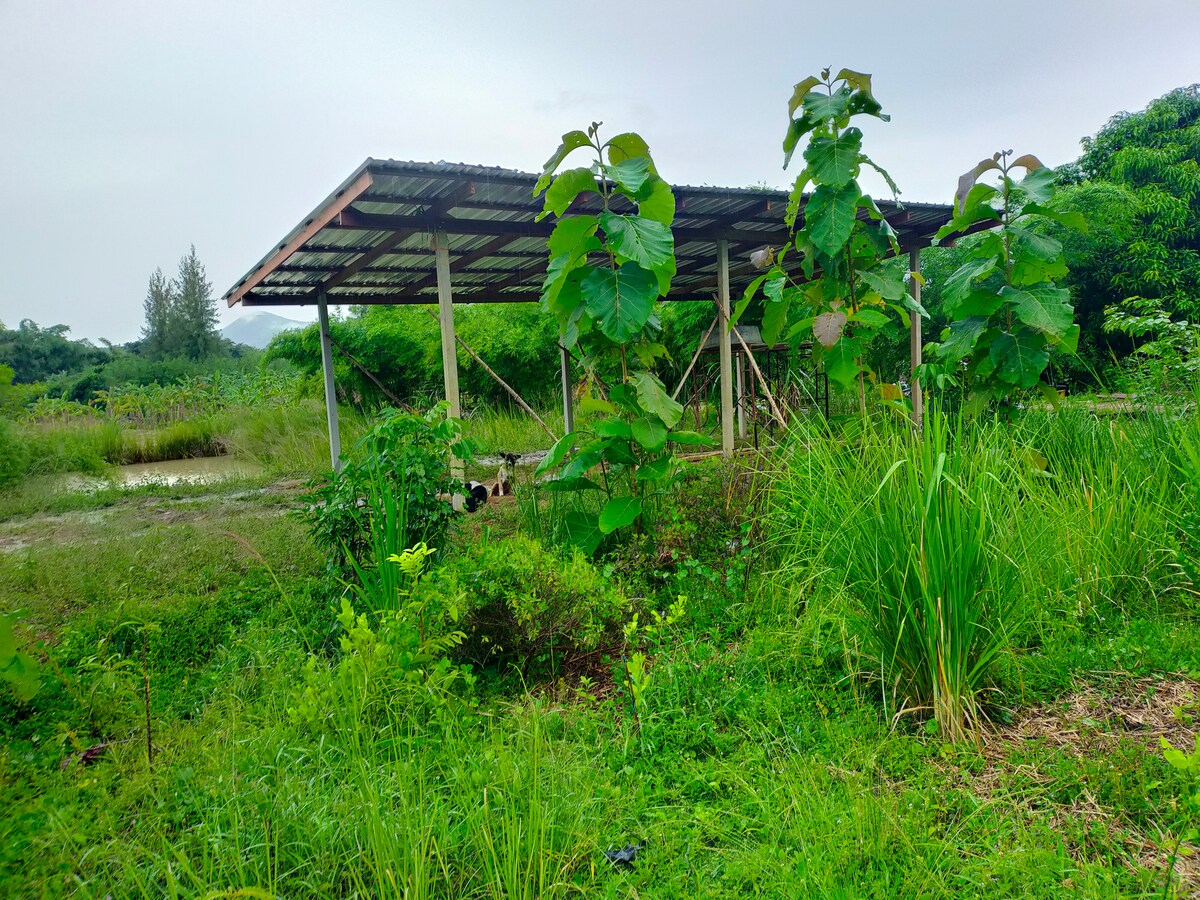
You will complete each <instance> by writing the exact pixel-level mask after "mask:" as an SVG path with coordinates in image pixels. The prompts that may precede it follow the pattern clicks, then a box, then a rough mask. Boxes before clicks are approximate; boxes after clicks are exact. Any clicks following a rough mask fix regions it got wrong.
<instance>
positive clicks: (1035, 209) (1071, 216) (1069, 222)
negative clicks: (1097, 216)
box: [1021, 203, 1088, 233]
mask: <svg viewBox="0 0 1200 900" xmlns="http://www.w3.org/2000/svg"><path fill="white" fill-rule="evenodd" d="M1021 216H1022V217H1024V216H1045V217H1046V218H1048V219H1053V220H1054V221H1055V222H1058V223H1059V224H1061V225H1066V226H1067V227H1068V228H1074V229H1075V230H1076V231H1082V232H1085V233H1086V232H1087V230H1088V221H1087V219H1085V218H1084V217H1083V214H1082V213H1077V212H1074V211H1071V210H1059V209H1051V208H1050V207H1049V206H1043V205H1042V204H1040V203H1026V204H1025V206H1024V208H1023V209H1022V210H1021Z"/></svg>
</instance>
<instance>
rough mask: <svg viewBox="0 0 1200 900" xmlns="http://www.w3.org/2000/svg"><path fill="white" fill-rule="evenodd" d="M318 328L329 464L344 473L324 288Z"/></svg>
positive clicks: (319, 295) (327, 307)
mask: <svg viewBox="0 0 1200 900" xmlns="http://www.w3.org/2000/svg"><path fill="white" fill-rule="evenodd" d="M317 328H318V330H319V331H320V334H321V374H322V376H323V380H324V382H325V421H326V424H327V425H328V428H329V462H330V466H331V467H332V469H333V471H334V472H341V471H342V437H341V434H340V433H339V431H338V408H337V387H336V385H335V384H334V380H333V379H334V376H333V346H332V344H331V341H332V340H333V338H332V337H331V336H330V334H329V304H328V301H327V299H326V297H325V290H324V288H322V289H321V290H320V292H318V294H317Z"/></svg>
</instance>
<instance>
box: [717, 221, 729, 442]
mask: <svg viewBox="0 0 1200 900" xmlns="http://www.w3.org/2000/svg"><path fill="white" fill-rule="evenodd" d="M717 303H718V305H719V306H720V308H721V342H720V344H719V345H718V346H719V347H720V348H721V452H722V453H723V454H724V455H725V456H732V455H733V354H732V353H731V352H730V349H731V348H730V346H729V343H730V341H731V340H732V337H730V334H729V241H727V240H724V239H721V240H719V241H717Z"/></svg>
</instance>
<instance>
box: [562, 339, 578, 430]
mask: <svg viewBox="0 0 1200 900" xmlns="http://www.w3.org/2000/svg"><path fill="white" fill-rule="evenodd" d="M558 349H559V352H560V353H561V354H562V392H563V434H570V433H571V432H572V431H574V430H575V404H574V396H573V395H574V393H575V392H574V386H573V384H572V382H571V352H570V351H569V350H568V349H567V348H566V347H564V346H562V345H561V344H559V346H558Z"/></svg>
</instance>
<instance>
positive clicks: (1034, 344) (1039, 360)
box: [988, 328, 1050, 388]
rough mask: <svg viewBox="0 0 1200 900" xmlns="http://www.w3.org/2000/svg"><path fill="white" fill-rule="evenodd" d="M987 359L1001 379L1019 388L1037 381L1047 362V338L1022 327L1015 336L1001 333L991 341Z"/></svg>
mask: <svg viewBox="0 0 1200 900" xmlns="http://www.w3.org/2000/svg"><path fill="white" fill-rule="evenodd" d="M988 358H989V359H990V360H991V362H992V364H993V365H994V366H995V372H996V376H997V377H998V378H999V379H1000V380H1001V381H1006V382H1008V383H1009V384H1011V385H1015V386H1016V387H1021V388H1030V387H1033V386H1034V385H1035V384H1037V382H1038V379H1039V378H1040V377H1041V374H1042V372H1043V371H1045V369H1046V364H1047V363H1048V362H1049V361H1050V354H1049V353H1048V352H1047V351H1046V339H1045V338H1044V337H1043V336H1042V335H1040V334H1038V333H1037V332H1036V331H1032V330H1030V329H1026V328H1022V329H1021V330H1020V331H1018V332H1017V333H1016V334H1015V335H1014V334H1009V333H1008V332H1007V331H1004V332H1001V333H1000V334H998V335H997V336H996V339H995V340H994V341H992V347H991V350H990V352H989V353H988Z"/></svg>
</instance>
